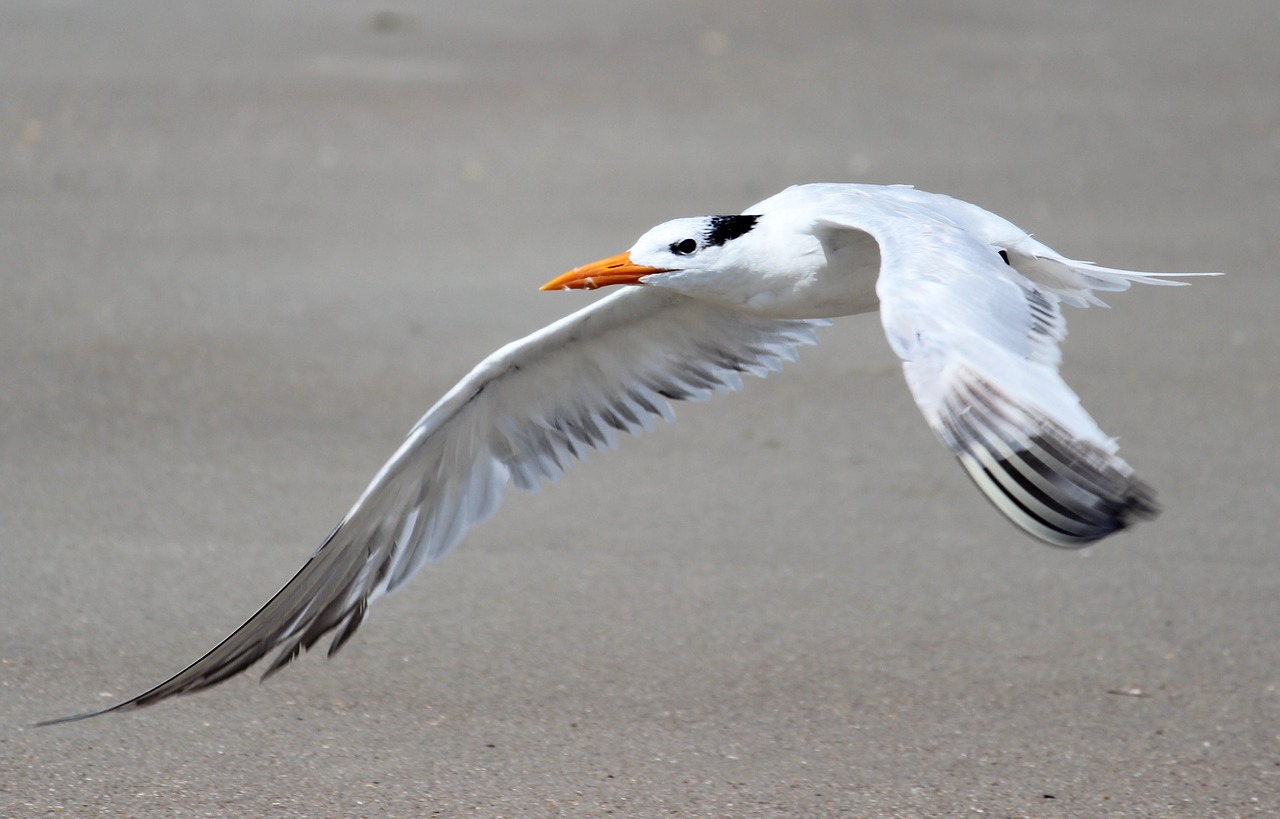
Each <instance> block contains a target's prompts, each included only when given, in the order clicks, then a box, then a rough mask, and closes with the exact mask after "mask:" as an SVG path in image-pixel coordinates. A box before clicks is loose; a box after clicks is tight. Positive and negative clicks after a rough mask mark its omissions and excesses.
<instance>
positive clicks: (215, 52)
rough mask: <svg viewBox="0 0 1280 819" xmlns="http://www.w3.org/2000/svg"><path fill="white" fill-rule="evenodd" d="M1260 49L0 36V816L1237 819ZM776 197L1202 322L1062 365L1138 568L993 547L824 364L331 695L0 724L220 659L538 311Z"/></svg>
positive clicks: (1262, 442) (1246, 812)
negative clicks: (1080, 267)
mask: <svg viewBox="0 0 1280 819" xmlns="http://www.w3.org/2000/svg"><path fill="white" fill-rule="evenodd" d="M436 6H439V7H436ZM463 8H465V9H466V10H465V11H464V10H461V9H463ZM1277 42H1280V11H1277V6H1276V4H1275V3H1274V2H1273V0H1258V2H1253V3H1248V2H1238V3H1234V2H1233V3H1226V4H1217V5H1213V6H1212V8H1211V4H1208V3H1203V2H1172V1H1171V0H1149V1H1148V2H1129V3H1125V4H1113V3H1110V2H1101V0H1099V1H1098V2H1080V3H1024V2H1007V3H1002V2H975V3H966V4H952V3H946V2H941V1H940V0H939V2H933V3H913V4H903V3H898V2H887V1H886V2H870V3H857V4H854V3H823V2H789V3H781V2H775V3H767V2H727V0H726V1H725V2H696V3H695V2H675V1H674V0H668V1H667V2H630V3H597V2H590V1H589V0H578V1H577V2H574V1H573V0H562V2H545V3H538V4H530V3H524V2H517V0H506V2H478V3H469V4H460V3H440V4H420V5H410V4H407V3H406V4H395V3H371V2H307V3H286V2H272V3H250V2H232V3H217V4H215V3H186V4H174V3H161V2H113V3H94V2H71V1H70V0H68V1H67V2H59V3H50V2H46V0H29V1H28V2H9V3H5V4H3V6H0V258H2V259H3V273H0V351H2V355H0V379H2V382H0V383H3V389H2V390H0V445H2V447H3V450H2V451H3V465H2V466H0V498H3V502H2V503H0V548H2V549H3V553H2V554H3V562H2V563H0V566H2V567H3V569H2V571H0V687H2V688H3V697H2V698H0V815H6V816H7V815H13V816H39V815H46V814H64V815H71V816H165V817H171V816H268V815H269V816H303V817H319V816H380V817H387V816H471V815H476V816H598V815H605V814H611V815H616V816H656V815H680V816H713V817H729V816H744V817H745V816H837V815H840V816H962V815H971V814H973V815H976V814H984V815H995V816H1037V817H1067V816H1070V817H1079V816H1095V817H1096V816H1151V817H1157V816H1159V817H1163V816H1186V817H1207V816H1223V817H1236V816H1260V817H1261V816H1274V815H1277V813H1280V736H1278V735H1280V691H1277V685H1280V671H1278V666H1277V663H1278V662H1280V645H1278V642H1277V639H1276V633H1277V623H1280V555H1278V550H1277V544H1276V537H1275V520H1276V515H1277V510H1278V509H1280V482H1278V480H1277V476H1278V470H1277V466H1276V460H1277V452H1280V433H1278V432H1277V425H1276V412H1275V405H1276V400H1277V390H1278V389H1280V361H1278V356H1277V348H1278V347H1280V330H1278V329H1277V327H1278V324H1277V322H1276V320H1275V318H1274V312H1275V310H1276V308H1277V306H1278V305H1280V280H1277V277H1276V276H1275V274H1274V266H1275V261H1276V259H1277V257H1278V256H1280V242H1278V240H1277V238H1276V237H1277V229H1276V220H1277V215H1278V214H1280V93H1278V92H1277V89H1280V49H1277V46H1276V43H1277ZM816 180H825V181H855V180H856V181H870V182H910V183H913V184H915V185H917V186H920V187H923V188H926V189H930V190H937V191H942V192H947V193H951V194H954V195H957V196H961V197H963V198H967V199H971V200H973V201H976V202H978V203H980V204H982V205H984V206H986V207H988V208H990V209H992V210H995V211H996V212H998V213H1001V214H1003V215H1005V216H1007V217H1009V218H1011V219H1012V220H1014V221H1015V222H1017V223H1018V224H1020V225H1022V226H1023V227H1025V228H1027V229H1028V230H1032V231H1034V232H1036V233H1037V235H1038V236H1039V237H1040V238H1042V239H1043V240H1045V241H1047V242H1049V243H1050V244H1052V245H1054V246H1056V247H1058V248H1059V249H1060V250H1062V251H1063V252H1066V253H1068V254H1072V255H1076V256H1078V257H1083V258H1091V259H1096V260H1098V261H1101V262H1105V263H1108V264H1114V265H1118V266H1129V267H1138V268H1145V269H1155V270H1203V269H1214V270H1222V271H1226V272H1227V273H1229V274H1230V275H1229V276H1228V277H1226V278H1223V279H1217V280H1211V281H1201V282H1198V283H1197V284H1196V286H1194V287H1191V288H1185V289H1178V290H1175V289H1155V288H1143V289H1142V290H1141V291H1140V292H1132V293H1128V294H1122V295H1119V296H1116V297H1114V298H1112V299H1111V301H1112V304H1113V309H1111V310H1088V311H1072V313H1071V316H1070V319H1071V322H1072V324H1071V329H1072V333H1071V338H1070V341H1069V344H1068V345H1067V348H1066V353H1067V365H1066V372H1067V375H1068V377H1069V378H1070V380H1071V382H1072V383H1073V385H1074V386H1075V387H1076V388H1077V389H1078V390H1079V392H1080V393H1081V394H1082V396H1083V397H1084V399H1085V401H1086V404H1087V405H1088V406H1089V407H1090V409H1091V410H1092V411H1093V412H1094V414H1095V415H1096V416H1097V418H1098V419H1099V421H1100V422H1101V424H1102V426H1103V427H1104V428H1105V429H1107V430H1108V431H1109V432H1111V433H1112V434H1117V435H1120V436H1121V438H1122V442H1123V452H1124V454H1125V455H1126V456H1127V458H1128V459H1129V460H1130V462H1131V463H1133V464H1134V465H1135V466H1136V467H1137V468H1138V469H1139V471H1140V472H1141V474H1142V475H1143V476H1145V477H1146V479H1147V480H1149V481H1150V482H1151V483H1152V484H1153V485H1155V486H1156V487H1157V488H1158V489H1159V491H1160V493H1161V499H1162V501H1163V503H1164V506H1165V513H1164V515H1163V517H1161V518H1160V519H1159V520H1158V521H1156V522H1154V523H1152V524H1148V525H1145V526H1142V527H1140V528H1138V529H1137V530H1135V531H1133V532H1132V533H1126V534H1124V535H1122V536H1119V537H1116V538H1114V539H1112V540H1110V541H1108V542H1106V543H1104V544H1103V545H1101V546H1098V547H1096V548H1093V549H1089V550H1085V551H1083V552H1063V551H1057V550H1053V549H1048V548H1045V547H1043V546H1040V545H1038V544H1036V543H1034V542H1032V541H1030V540H1028V539H1027V538H1025V537H1024V536H1022V535H1020V534H1019V533H1018V532H1017V531H1015V530H1014V529H1013V528H1012V527H1010V526H1009V525H1007V524H1006V523H1005V522H1004V521H1003V520H1001V519H1000V518H999V517H998V516H997V515H996V514H995V513H994V512H993V511H992V510H991V509H990V508H989V507H988V505H987V504H986V503H985V502H984V501H983V500H982V499H981V498H980V497H979V496H978V495H977V493H975V491H974V490H973V488H972V487H971V486H970V485H969V482H968V480H967V479H966V478H965V477H964V475H963V474H962V472H961V471H960V469H958V468H957V467H956V466H955V465H954V463H953V462H952V460H951V458H950V457H949V456H948V455H947V453H945V452H944V451H943V450H942V449H941V448H940V447H938V446H937V445H936V443H935V442H934V441H933V439H932V436H931V434H930V433H929V432H928V430H927V428H926V427H925V425H924V424H923V423H922V422H921V420H920V418H919V417H918V414H917V413H916V411H915V409H914V408H913V406H912V404H911V402H910V398H909V396H908V394H907V391H906V389H905V387H904V385H903V383H902V379H901V374H900V372H899V370H898V367H897V364H896V362H895V361H894V359H893V357H892V355H891V354H890V353H889V351H888V349H887V345H886V344H885V343H884V340H883V337H882V335H881V333H880V328H879V323H878V321H877V320H876V318H875V317H861V318H857V319H846V320H844V321H842V322H840V323H839V324H838V325H837V326H835V327H833V328H831V329H830V330H829V331H827V332H826V333H825V334H824V336H823V344H822V345H821V346H820V347H818V348H814V349H811V350H808V351H806V352H805V353H804V355H803V356H802V359H801V361H800V362H799V363H798V364H797V365H795V366H792V367H790V368H789V369H787V370H786V371H785V372H783V373H781V374H779V375H778V376H776V377H774V378H770V379H769V380H767V381H754V380H753V382H752V383H750V384H749V385H748V389H747V390H746V391H745V393H744V394H741V395H736V396H732V397H729V398H724V399H719V400H717V401H715V402H713V403H711V404H709V405H700V406H695V407H689V408H684V409H682V411H681V422H680V423H678V424H676V425H675V426H673V427H670V428H664V429H662V430H660V431H659V432H658V433H656V434H654V435H651V436H648V437H647V438H646V439H645V440H643V441H638V440H637V441H631V442H628V443H627V444H626V445H625V446H623V447H622V450H623V451H622V452H621V453H611V454H606V455H599V456H596V457H593V458H592V459H591V460H590V462H589V463H587V464H585V465H584V466H582V467H581V468H579V469H577V470H574V471H573V472H572V473H571V474H570V475H569V476H567V477H566V479H565V480H563V481H562V482H561V483H560V484H559V485H557V486H555V487H554V488H552V489H551V490H549V491H545V492H541V493H537V494H532V495H530V494H523V493H516V494H514V495H512V496H511V497H510V498H509V499H508V502H507V504H506V506H505V508H504V509H503V510H502V512H501V514H499V515H498V516H497V517H496V518H495V519H494V520H493V521H491V522H490V523H488V524H486V525H484V526H482V527H480V528H479V529H477V530H475V531H474V532H473V533H472V534H471V536H470V538H469V539H468V541H467V542H466V543H465V544H464V546H463V548H461V549H459V551H458V552H457V554H455V555H454V556H452V557H451V558H450V559H449V560H447V561H445V562H444V563H443V564H441V565H440V566H438V567H436V568H435V569H433V570H431V571H429V572H428V573H427V574H426V575H425V576H423V577H422V578H420V579H419V580H418V581H417V582H416V583H414V584H413V585H412V586H411V587H410V589H409V590H408V591H406V592H404V593H403V594H400V595H397V596H395V597H393V598H391V599H389V600H387V601H384V602H382V603H381V604H379V605H378V606H377V607H376V608H375V610H374V611H373V613H372V616H371V618H370V621H369V622H368V623H367V624H366V625H365V626H364V628H363V629H362V630H361V632H360V634H359V635H358V636H357V638H356V639H355V640H354V641H353V642H352V643H351V644H350V645H349V646H348V647H347V648H346V649H344V651H343V653H342V654H340V655H339V656H338V657H337V658H336V659H335V660H333V661H331V662H325V661H324V660H323V659H321V658H319V657H308V658H305V659H304V660H302V661H300V662H298V663H297V664H296V665H295V666H294V667H292V668H291V669H289V670H288V672H287V673H285V674H282V675H281V676H279V677H277V678H275V679H273V680H272V681H271V682H270V683H269V684H267V685H263V686H259V685H258V684H257V683H256V682H255V680H254V678H253V677H251V676H248V675H246V676H245V677H243V678H238V679H236V680H233V681H231V682H228V683H227V684H225V685H223V686H222V687H220V688H218V689H215V690H214V691H211V692H208V693H205V694H201V695H199V696H194V697H190V698H183V699H179V700H177V701H173V702H170V703H166V704H164V705H161V706H157V707H156V708H154V709H150V710H147V711H144V712H141V713H138V714H132V715H123V716H113V717H109V718H103V719H98V720H93V721H89V722H84V723H77V724H74V725H69V726H62V727H60V728H55V729H39V730H37V729H32V728H31V727H29V726H30V724H31V723H32V722H33V721H35V720H38V719H42V718H47V717H51V716H57V715H60V714H65V713H70V712H74V711H78V710H84V709H86V708H90V707H94V706H95V705H102V704H106V703H108V702H110V701H112V700H115V699H118V698H121V697H124V696H127V695H130V694H132V693H136V692H137V691H139V690H141V689H143V688H145V687H147V686H149V685H150V684H152V683H154V682H157V681H158V680H160V679H161V678H163V677H164V676H166V675H167V674H168V673H170V672H172V671H174V670H176V669H177V668H179V667H181V666H182V665H184V664H185V663H186V662H188V661H190V660H192V659H194V658H195V657H196V656H198V655H199V654H200V653H202V652H203V651H204V650H205V649H206V648H208V647H209V646H211V645H212V644H213V643H214V642H216V641H217V640H218V639H219V638H220V637H221V636H223V635H224V634H225V633H227V632H228V631H229V630H230V629H231V628H233V627H234V626H236V625H237V624H238V623H239V622H240V621H241V619H243V618H244V617H245V616H247V615H248V614H249V613H251V612H252V611H253V610H254V609H255V608H256V606H257V605H258V604H259V603H261V602H262V601H263V600H265V599H266V598H267V597H268V596H269V595H270V593H271V592H273V591H274V590H275V589H276V588H277V586H278V585H279V584H280V583H282V582H283V581H284V580H285V579H286V578H287V577H288V576H289V575H290V573H291V572H292V571H293V569H294V568H296V567H297V566H298V565H300V563H301V562H302V560H303V559H304V558H305V557H306V556H307V555H308V554H309V553H310V552H311V551H312V549H313V548H314V547H315V546H316V545H317V544H318V543H319V541H320V540H321V539H322V538H323V536H324V535H325V534H327V532H328V530H329V529H330V527H331V526H332V525H333V523H335V522H336V521H337V519H338V518H339V517H340V516H341V515H342V513H343V512H344V511H345V510H346V509H347V507H348V506H349V505H350V503H351V502H352V501H353V500H354V498H355V497H356V496H357V494H358V493H359V492H360V490H361V489H362V488H363V486H364V484H365V483H366V481H367V480H368V479H369V477H370V476H371V475H372V474H373V472H374V471H375V470H376V468H377V467H378V466H379V465H380V464H381V462H382V461H383V459H384V458H385V457H387V456H388V455H389V454H390V453H391V451H392V450H393V449H394V448H395V447H396V446H397V445H398V443H399V441H400V438H401V436H402V435H403V434H404V432H405V431H406V430H407V429H408V427H409V426H410V425H411V424H412V422H413V421H414V420H416V419H417V417H418V416H419V415H420V414H421V412H422V411H423V410H424V409H425V408H426V407H427V406H428V405H429V404H430V403H431V402H432V401H434V400H435V398H436V397H438V396H439V395H440V394H441V393H443V392H444V391H445V390H446V389H447V388H448V387H449V386H450V385H451V384H452V383H453V382H454V381H455V380H456V379H457V378H458V377H460V376H461V375H462V374H463V373H464V372H466V370H467V369H468V368H469V367H470V366H471V365H472V364H473V363H474V362H475V361H477V360H478V359H479V358H480V357H481V356H483V355H484V354H486V353H488V352H489V351H490V350H492V349H494V348H495V347H497V346H498V345H500V344H502V343H505V342H506V341H508V340H510V339H512V338H515V337H517V336H518V335H520V334H523V333H525V332H528V331H531V330H533V329H535V328H537V327H539V326H541V325H543V324H544V323H546V322H547V321H549V320H551V319H552V318H554V317H557V316H559V315H561V314H563V313H565V312H567V311H569V310H570V309H572V308H574V307H575V306H577V305H580V304H582V303H584V301H585V300H586V299H587V298H590V297H589V296H583V295H581V294H547V293H539V292H537V290H536V287H537V285H539V284H541V283H542V282H543V281H545V280H546V279H547V278H549V277H550V276H552V275H554V274H557V273H559V272H561V271H562V270H565V269H567V268H569V267H572V266H574V265H576V264H579V263H582V262H586V261H590V260H592V259H595V258H598V257H600V256H603V255H607V254H611V253H615V252H617V251H620V250H622V249H625V248H626V247H627V246H629V245H630V244H631V242H632V241H633V240H634V239H635V237H636V236H638V235H639V234H640V233H641V232H642V231H643V230H645V229H646V228H648V227H649V226H650V225H652V224H654V223H656V222H659V221H662V220H664V219H666V218H670V217H674V216H681V215H693V214H702V213H717V212H736V211H738V210H740V209H742V208H743V207H745V206H746V205H748V204H750V203H751V202H753V201H756V200H757V199H760V198H763V197H764V196H766V195H768V194H770V193H772V192H774V191H776V190H778V189H780V188H782V187H784V186H785V185H788V184H791V183H795V182H803V181H816Z"/></svg>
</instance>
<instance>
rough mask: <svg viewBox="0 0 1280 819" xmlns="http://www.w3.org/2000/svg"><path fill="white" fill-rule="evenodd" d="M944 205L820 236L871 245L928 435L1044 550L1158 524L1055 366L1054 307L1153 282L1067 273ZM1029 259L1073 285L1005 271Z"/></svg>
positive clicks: (850, 209)
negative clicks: (864, 238)
mask: <svg viewBox="0 0 1280 819" xmlns="http://www.w3.org/2000/svg"><path fill="white" fill-rule="evenodd" d="M925 196H931V195H925ZM943 199H945V198H944V197H937V199H930V200H928V201H927V202H926V203H924V204H923V205H922V206H917V204H916V203H915V202H912V201H909V200H907V201H897V202H890V203H889V204H888V205H886V204H884V203H882V202H877V203H872V202H861V203H858V202H855V203H853V204H851V205H847V206H846V207H845V208H844V210H843V211H842V212H841V213H842V215H841V216H838V217H835V218H834V219H831V220H829V221H828V222H827V223H826V224H827V229H829V230H840V229H844V230H850V229H852V230H861V231H864V232H866V233H869V234H871V235H872V236H873V237H874V238H875V239H876V241H877V243H878V244H879V246H880V253H881V268H880V276H879V279H878V280H877V285H876V293H877V296H878V297H879V299H880V310H881V318H882V321H883V324H884V329H885V332H886V334H887V336H888V339H889V343H890V345H891V346H892V348H893V350H894V352H895V353H897V355H898V356H899V357H900V358H902V360H903V371H904V372H905V374H906V379H907V383H908V385H909V386H910V388H911V393H912V395H913V397H914V398H915V400H916V404H917V405H918V406H919V407H920V410H921V411H922V412H923V413H924V416H925V418H926V420H927V421H928V422H929V425H930V426H931V427H932V428H933V430H934V432H935V433H936V434H937V436H938V438H939V439H940V440H941V441H942V442H943V443H944V444H945V445H946V446H947V447H948V448H950V449H951V451H952V452H954V453H955V454H956V456H957V458H958V459H959V460H960V463H961V464H962V465H963V466H964V468H965V470H966V472H968V474H969V475H970V477H971V478H973V480H974V482H975V483H976V484H977V485H978V487H979V488H980V489H981V490H982V492H983V493H984V494H985V495H986V496H987V498H989V499H990V500H991V501H992V503H993V504H994V505H995V506H996V507H997V508H998V509H999V510H1000V511H1001V512H1003V513H1004V514H1005V515H1006V516H1008V518H1009V519H1010V520H1011V521H1012V522H1013V523H1015V524H1016V525H1017V526H1019V527H1021V528H1022V529H1024V530H1025V531H1027V532H1028V533H1029V534H1031V535H1033V536H1035V537H1037V538H1040V539H1041V540H1044V541H1047V542H1048V543H1051V544H1054V545H1057V546H1066V547H1079V546H1084V545H1087V544H1088V543H1091V542H1093V541H1095V540H1098V539H1100V538H1102V537H1105V536H1107V535H1109V534H1111V533H1113V532H1116V531H1118V530H1120V529H1123V528H1124V527H1126V526H1127V525H1129V524H1130V523H1132V522H1133V521H1134V520H1135V519H1138V518H1149V517H1152V516H1154V515H1155V514H1156V513H1157V511H1158V508H1157V506H1156V505H1155V501H1154V496H1153V493H1152V491H1151V490H1150V489H1149V488H1148V487H1147V486H1146V484H1144V483H1143V482H1142V481H1140V480H1138V479H1137V478H1136V477H1135V476H1134V474H1133V470H1132V469H1131V468H1130V467H1129V465H1128V464H1127V463H1125V462H1124V461H1123V460H1122V459H1121V458H1120V457H1119V456H1117V454H1116V450H1117V447H1116V444H1115V441H1114V440H1112V439H1111V438H1109V437H1107V436H1106V435H1105V434H1104V433H1103V432H1102V430H1101V429H1099V427H1098V425H1097V424H1096V423H1095V422H1094V420H1093V419H1092V418H1091V417H1090V416H1089V414H1088V413H1087V412H1086V411H1085V410H1084V408H1083V407H1082V406H1081V405H1080V399H1079V398H1078V397H1077V396H1076V394H1075V393H1074V392H1073V391H1072V390H1071V388H1070V387H1069V386H1067V384H1066V382H1065V381H1063V380H1062V377H1061V376H1060V375H1059V374H1058V366H1059V363H1060V361H1061V353H1060V351H1059V344H1060V343H1061V341H1062V340H1063V338H1065V336H1066V332H1067V327H1066V321H1065V319H1064V318H1063V316H1062V311H1061V306H1060V303H1061V302H1062V301H1063V299H1065V298H1072V300H1073V301H1085V302H1087V301H1088V299H1089V298H1091V294H1090V287H1091V286H1096V285H1097V283H1099V282H1100V283H1101V285H1102V286H1103V287H1104V288H1105V289H1123V288H1124V287H1127V286H1128V284H1129V282H1131V281H1139V282H1143V281H1153V282H1155V281H1160V280H1159V279H1154V280H1153V279H1151V277H1150V276H1149V275H1146V274H1137V273H1128V272H1126V271H1113V270H1109V269H1106V268H1096V267H1094V266H1092V265H1087V264H1084V263H1077V262H1072V261H1071V260H1068V259H1065V258H1063V257H1061V256H1059V255H1058V254H1056V253H1054V252H1053V251H1052V250H1050V249H1049V248H1046V247H1044V246H1043V245H1040V243H1038V242H1035V241H1034V240H1032V239H1030V237H1028V236H1027V235H1026V234H1025V233H1023V232H1021V231H1018V230H1017V229H1016V228H1013V226H1012V225H1009V223H1007V222H1005V221H1004V220H1002V219H999V217H995V216H993V215H991V214H986V211H982V210H981V209H978V208H976V207H975V206H972V205H968V204H967V203H961V204H963V205H964V208H963V209H960V211H959V212H956V211H951V210H948V209H947V207H946V202H948V201H949V202H954V201H955V200H946V201H938V200H943ZM970 208H972V209H973V210H974V211H977V214H974V213H972V212H970V211H969V210H968V209H970ZM978 214H986V216H989V217H990V220H989V221H988V220H983V219H982V218H981V217H980V216H979V215H978ZM1006 227H1007V228H1008V229H1012V231H1014V232H1013V233H1008V231H1007V230H1006ZM1001 234H1007V235H1003V236H1002V235H1001ZM1028 243H1034V247H1032V246H1031V245H1029V244H1028ZM1006 248H1008V249H1006ZM1032 250H1034V251H1035V253H1032V252H1031V251H1032ZM1030 256H1034V258H1035V259H1039V260H1043V261H1045V263H1046V264H1047V263H1049V262H1051V263H1052V264H1053V265H1056V266H1060V267H1062V268H1063V269H1064V270H1068V269H1069V270H1071V271H1072V276H1074V278H1068V277H1066V276H1065V275H1064V276H1061V277H1059V279H1060V280H1061V281H1063V282H1065V283H1064V284H1063V289H1064V290H1065V291H1066V292H1062V291H1057V290H1055V289H1053V288H1051V287H1049V286H1042V285H1039V284H1037V283H1035V282H1033V281H1032V280H1031V279H1030V278H1028V277H1027V276H1024V275H1022V274H1021V273H1020V272H1019V271H1018V269H1015V268H1014V267H1013V266H1012V265H1013V264H1017V263H1022V264H1026V263H1027V258H1028V257H1030Z"/></svg>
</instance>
